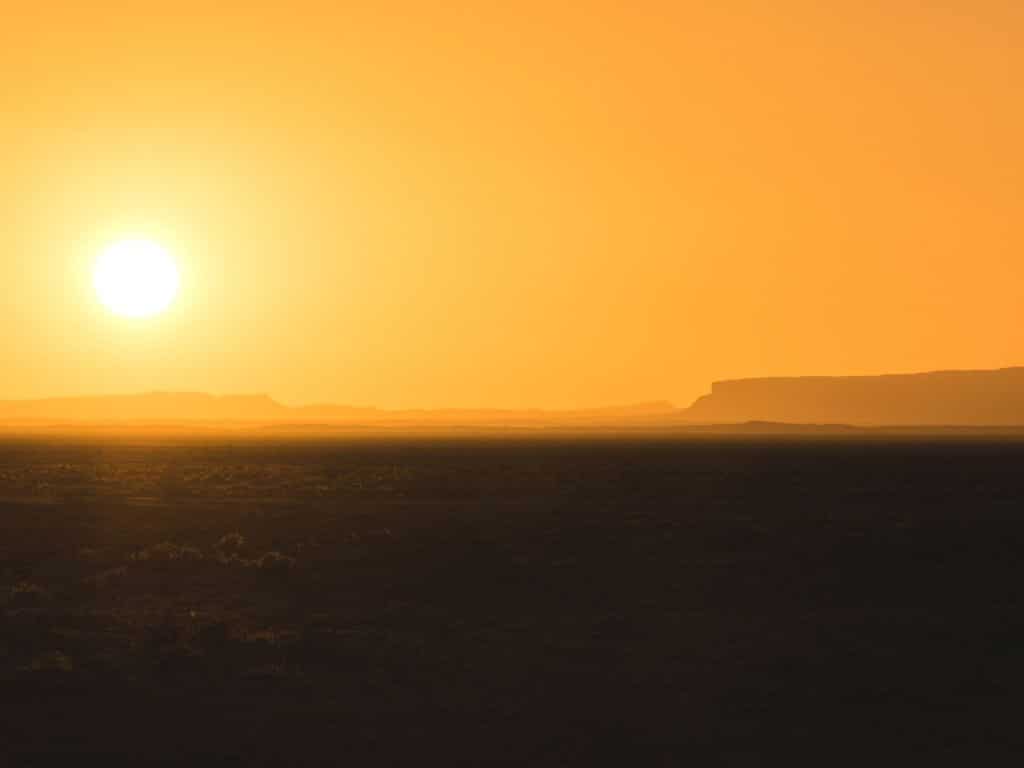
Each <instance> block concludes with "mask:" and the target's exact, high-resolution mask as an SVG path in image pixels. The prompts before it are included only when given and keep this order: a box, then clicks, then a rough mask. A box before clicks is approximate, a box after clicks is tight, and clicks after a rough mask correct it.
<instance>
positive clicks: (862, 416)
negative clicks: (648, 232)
mask: <svg viewBox="0 0 1024 768" xmlns="http://www.w3.org/2000/svg"><path fill="white" fill-rule="evenodd" d="M199 422H203V423H237V424H245V425H268V426H270V425H284V426H292V427H302V428H316V427H326V428H335V427H368V428H372V427H386V428H395V429H401V428H420V427H426V428H431V429H446V428H456V429H458V428H486V429H490V428H520V427H522V428H569V429H576V428H583V429H599V428H609V429H614V428H626V429H654V430H663V429H672V428H694V427H697V426H700V425H716V424H718V425H740V424H748V425H749V424H754V425H757V428H758V429H759V430H761V429H764V428H766V425H771V424H777V425H780V426H783V425H828V426H830V427H833V428H836V427H842V426H843V425H847V426H853V427H946V426H949V427H1024V367H1017V368H1003V369H999V370H988V371H936V372H932V373H917V374H890V375H884V376H848V377H841V376H808V377H773V378H754V379H734V380H727V381H718V382H715V383H714V384H713V385H712V387H711V392H710V393H709V394H707V395H704V396H702V397H700V398H698V399H697V401H696V402H694V403H693V405H691V406H690V407H689V408H676V407H675V406H673V405H672V404H671V403H669V402H664V401H655V402H648V403H637V404H633V405H625V406H612V407H606V408H588V409H579V410H562V411H559V410H542V409H519V410H517V409H458V408H450V409H438V410H424V409H409V410H387V409H381V408H372V407H357V406H343V405H331V404H322V405H308V406H297V407H291V406H287V405H283V404H282V403H279V402H277V401H276V400H274V399H273V398H271V397H269V396H267V395H224V396H217V395H210V394H206V393H201V392H150V393H144V394H137V395H107V396H96V397H71V398H50V399H45V400H18V401H10V400H9V401H0V424H7V425H15V426H17V425H25V424H30V425H31V424H72V425H74V424H138V423H150V424H164V423H175V424H188V423H199Z"/></svg>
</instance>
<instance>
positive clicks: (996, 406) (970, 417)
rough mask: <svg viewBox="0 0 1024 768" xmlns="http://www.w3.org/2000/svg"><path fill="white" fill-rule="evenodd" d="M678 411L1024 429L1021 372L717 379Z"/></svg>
mask: <svg viewBox="0 0 1024 768" xmlns="http://www.w3.org/2000/svg"><path fill="white" fill-rule="evenodd" d="M684 413H685V418H686V419H687V420H689V421H695V422H702V423H721V424H728V423H741V422H748V421H769V422H784V423H798V424H824V423H831V424H850V425H857V426H972V427H975V426H976V427H1000V426H1002V427H1007V426H1014V427H1016V426H1024V368H1020V367H1018V368H1002V369H998V370H988V371H935V372H931V373H914V374H889V375H884V376H848V377H841V376H808V377H801V378H782V377H779V378H761V379H736V380H732V381H719V382H715V383H714V384H713V385H712V387H711V394H709V395H705V396H704V397H701V398H699V399H698V400H697V401H696V402H695V403H694V404H693V405H692V406H690V408H688V409H686V411H685V412H684Z"/></svg>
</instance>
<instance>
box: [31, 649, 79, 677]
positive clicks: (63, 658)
mask: <svg viewBox="0 0 1024 768" xmlns="http://www.w3.org/2000/svg"><path fill="white" fill-rule="evenodd" d="M28 669H29V670H31V671H32V672H71V671H72V670H73V669H74V664H73V663H72V661H71V657H70V656H68V655H67V654H65V653H63V652H61V651H51V652H49V653H42V654H39V655H38V656H36V657H34V658H33V659H32V661H31V662H30V663H29V665H28Z"/></svg>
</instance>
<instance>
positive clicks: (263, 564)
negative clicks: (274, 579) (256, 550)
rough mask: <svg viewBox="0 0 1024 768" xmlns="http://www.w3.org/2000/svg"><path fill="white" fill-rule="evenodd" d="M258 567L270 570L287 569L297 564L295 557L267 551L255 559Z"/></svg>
mask: <svg viewBox="0 0 1024 768" xmlns="http://www.w3.org/2000/svg"><path fill="white" fill-rule="evenodd" d="M254 562H255V565H256V567H257V568H259V569H261V570H268V571H286V570H288V569H289V568H293V567H294V566H295V558H294V557H289V556H288V555H282V554H281V553H280V552H266V553H264V554H263V555H261V556H260V557H259V558H257V559H256V560H255V561H254Z"/></svg>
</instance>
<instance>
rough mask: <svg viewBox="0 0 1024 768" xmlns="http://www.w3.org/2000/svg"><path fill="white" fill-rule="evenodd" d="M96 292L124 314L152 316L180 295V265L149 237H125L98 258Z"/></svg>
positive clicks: (110, 305)
mask: <svg viewBox="0 0 1024 768" xmlns="http://www.w3.org/2000/svg"><path fill="white" fill-rule="evenodd" d="M92 282H93V287H95V289H96V295H97V296H98V297H99V300H100V301H101V302H102V303H103V306H105V307H106V308H107V309H109V310H110V311H111V312H113V313H114V314H115V315H120V316H122V317H151V316H153V315H158V314H160V313H161V312H163V311H165V310H166V309H167V308H168V307H170V306H171V303H172V302H173V301H174V299H175V297H176V296H177V295H178V287H179V283H180V279H179V277H178V267H177V265H176V264H175V263H174V259H173V258H171V255H170V254H169V253H168V252H167V251H166V250H165V249H164V248H163V247H162V246H160V245H159V244H157V243H154V242H152V241H150V240H122V241H120V242H117V243H114V244H113V245H111V246H109V247H107V248H106V249H105V250H104V251H103V252H102V253H101V254H100V257H99V258H98V259H97V260H96V266H95V268H94V270H93V276H92Z"/></svg>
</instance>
